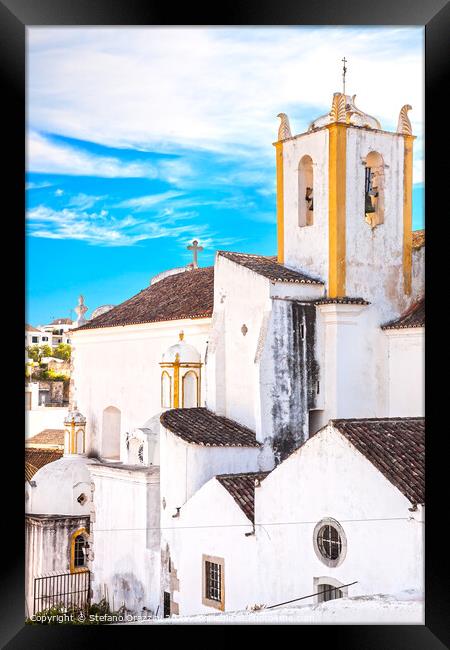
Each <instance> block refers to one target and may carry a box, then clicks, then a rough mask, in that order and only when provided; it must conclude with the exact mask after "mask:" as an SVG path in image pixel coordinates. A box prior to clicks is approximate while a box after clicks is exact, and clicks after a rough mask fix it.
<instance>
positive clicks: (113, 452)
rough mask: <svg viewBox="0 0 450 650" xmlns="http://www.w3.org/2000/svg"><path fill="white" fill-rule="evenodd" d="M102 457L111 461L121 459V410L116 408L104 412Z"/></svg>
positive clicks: (110, 407)
mask: <svg viewBox="0 0 450 650" xmlns="http://www.w3.org/2000/svg"><path fill="white" fill-rule="evenodd" d="M102 456H103V458H110V459H111V460H118V459H119V458H120V410H119V409H118V408H116V407H115V406H108V408H106V409H105V410H104V411H103V426H102Z"/></svg>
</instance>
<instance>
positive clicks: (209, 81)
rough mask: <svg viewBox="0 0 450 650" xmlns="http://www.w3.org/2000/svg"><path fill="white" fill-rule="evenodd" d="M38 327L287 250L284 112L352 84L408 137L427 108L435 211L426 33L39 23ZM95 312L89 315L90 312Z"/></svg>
mask: <svg viewBox="0 0 450 650" xmlns="http://www.w3.org/2000/svg"><path fill="white" fill-rule="evenodd" d="M27 38H28V65H27V98H28V101H27V179H26V180H27V185H26V196H27V321H28V322H30V323H32V324H34V325H37V324H44V323H45V322H48V321H49V319H51V318H57V317H63V316H73V313H71V309H73V307H74V306H75V305H76V302H77V297H78V295H79V294H80V293H82V294H83V295H84V296H85V301H86V304H87V305H88V306H89V308H90V312H91V311H92V310H93V309H95V308H96V307H98V306H99V305H102V304H105V303H110V304H118V303H119V302H121V301H123V300H125V299H127V298H128V297H130V296H132V295H133V294H135V293H137V292H138V291H140V290H141V289H142V288H144V287H145V286H147V285H148V282H149V280H150V278H151V277H152V276H153V275H155V274H156V273H158V272H160V271H162V270H165V269H167V268H171V267H174V266H181V265H184V264H186V263H188V262H189V261H190V259H191V258H190V254H189V253H188V251H187V250H186V246H187V244H188V243H189V241H191V240H192V239H193V238H197V239H199V240H200V242H201V244H202V245H203V246H204V252H203V253H202V254H201V257H200V264H201V265H208V264H212V263H213V260H214V254H215V251H216V250H217V249H229V250H240V251H245V252H250V253H251V252H257V253H262V254H274V253H275V252H276V224H275V159H274V149H273V146H272V142H273V141H275V139H276V134H277V128H278V120H277V119H276V115H277V113H279V112H280V111H283V112H285V113H287V114H288V115H289V118H290V122H291V127H292V131H293V133H300V132H302V131H304V130H306V128H307V126H308V124H309V122H310V121H311V120H313V119H314V118H316V117H317V116H319V115H322V114H323V113H326V112H327V111H328V110H329V108H330V105H331V98H332V93H333V92H334V91H336V90H340V89H341V65H342V64H341V62H340V60H341V58H342V56H344V55H345V56H346V58H347V59H348V62H349V63H348V64H347V66H348V73H347V92H348V93H350V94H354V93H356V95H357V100H356V102H357V105H358V106H359V107H360V108H362V109H363V110H365V111H367V112H368V113H370V114H372V115H374V116H376V117H377V118H378V119H380V121H381V124H382V127H383V128H384V129H386V130H395V128H396V125H397V119H398V113H399V109H400V107H401V106H402V105H403V104H405V103H410V104H411V105H412V106H413V111H411V112H410V119H411V122H412V125H413V131H414V133H415V135H417V140H416V141H415V157H414V179H413V180H414V190H413V224H414V228H415V229H418V228H422V227H423V226H424V220H423V219H424V218H423V28H421V27H419V28H417V27H414V28H387V27H384V28H353V27H352V28H310V27H308V28H306V27H299V28H279V27H277V28H189V29H188V28H178V29H177V28H164V29H155V28H61V27H58V28H37V27H36V28H28V29H27ZM90 312H88V315H89V313H90Z"/></svg>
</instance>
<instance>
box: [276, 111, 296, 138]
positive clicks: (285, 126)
mask: <svg viewBox="0 0 450 650" xmlns="http://www.w3.org/2000/svg"><path fill="white" fill-rule="evenodd" d="M277 117H279V118H280V120H281V123H280V126H279V127H278V140H287V138H292V133H291V127H290V124H289V118H288V116H287V115H286V113H278V115H277Z"/></svg>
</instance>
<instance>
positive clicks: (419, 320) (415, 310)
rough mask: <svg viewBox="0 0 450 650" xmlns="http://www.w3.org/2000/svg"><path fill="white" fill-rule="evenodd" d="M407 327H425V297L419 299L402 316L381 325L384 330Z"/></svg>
mask: <svg viewBox="0 0 450 650" xmlns="http://www.w3.org/2000/svg"><path fill="white" fill-rule="evenodd" d="M407 327H425V298H422V300H419V301H418V302H416V303H415V304H414V305H411V307H410V308H409V309H408V311H406V312H405V313H404V314H402V316H400V318H398V319H397V320H393V321H391V322H390V323H386V324H385V325H382V326H381V329H383V330H399V329H406V328H407Z"/></svg>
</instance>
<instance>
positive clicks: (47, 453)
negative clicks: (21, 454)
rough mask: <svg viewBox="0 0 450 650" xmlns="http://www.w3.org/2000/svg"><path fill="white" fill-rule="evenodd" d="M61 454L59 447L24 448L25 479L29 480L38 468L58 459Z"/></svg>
mask: <svg viewBox="0 0 450 650" xmlns="http://www.w3.org/2000/svg"><path fill="white" fill-rule="evenodd" d="M62 455H63V451H62V450H61V449H33V448H26V449H25V480H26V481H31V479H32V478H33V476H34V475H35V474H36V472H37V471H38V469H41V467H44V465H47V463H53V461H55V460H59V459H60V458H61V457H62Z"/></svg>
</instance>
